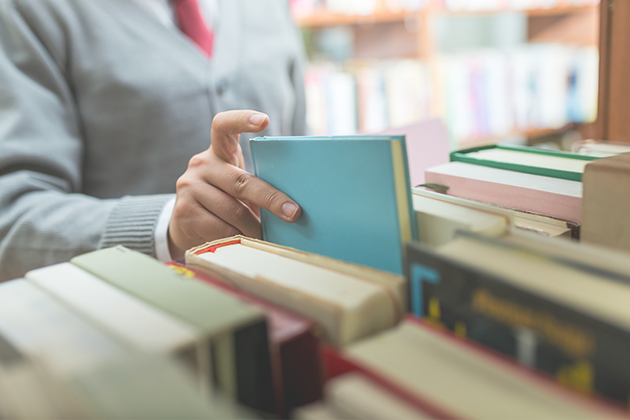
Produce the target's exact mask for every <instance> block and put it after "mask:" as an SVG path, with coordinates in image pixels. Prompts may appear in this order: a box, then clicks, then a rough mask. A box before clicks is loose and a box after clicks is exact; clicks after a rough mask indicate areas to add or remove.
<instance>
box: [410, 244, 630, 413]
mask: <svg viewBox="0 0 630 420" xmlns="http://www.w3.org/2000/svg"><path fill="white" fill-rule="evenodd" d="M460 235H461V236H462V238H460V239H458V240H456V241H455V242H451V243H450V244H448V245H447V246H446V247H442V248H438V249H437V250H429V249H428V248H426V247H422V246H417V245H409V246H408V248H407V251H408V259H409V267H408V276H409V287H410V297H411V308H412V312H413V313H414V314H415V315H417V316H421V317H424V318H425V319H426V320H427V322H430V323H432V324H434V325H437V326H439V327H441V328H447V329H449V330H451V331H453V332H454V333H455V334H457V335H459V336H460V337H463V338H466V339H468V340H472V341H474V342H477V343H480V344H482V345H484V346H486V347H488V348H490V349H493V350H495V351H498V352H500V353H502V354H504V355H506V356H508V357H510V358H512V359H514V360H517V361H518V362H519V363H520V364H522V365H524V366H528V367H531V368H534V369H536V370H538V371H540V372H543V373H544V374H546V375H549V376H550V377H552V378H555V379H556V380H557V381H558V382H560V383H562V384H565V385H567V386H570V387H572V388H574V389H577V390H579V391H582V392H584V393H587V394H590V393H596V394H599V395H602V396H604V397H606V398H609V399H612V400H616V401H618V402H621V403H622V404H627V403H628V398H629V396H630V379H629V378H630V368H628V367H627V364H626V363H625V355H626V353H627V352H628V351H630V330H629V329H628V328H625V327H624V326H623V322H621V321H620V318H619V316H621V315H618V317H617V319H615V318H614V314H613V312H610V311H606V310H604V311H603V312H602V311H601V310H599V311H598V309H597V307H596V306H597V302H595V304H593V303H592V302H591V304H587V303H580V302H585V299H588V298H589V295H593V296H596V297H595V300H598V299H600V300H602V301H601V302H600V303H599V305H600V306H602V305H610V306H611V308H613V309H614V307H623V303H621V302H612V301H609V302H605V300H606V299H605V298H604V297H597V294H596V291H597V290H606V291H610V293H611V294H616V295H620V294H621V295H623V292H624V290H625V288H627V283H624V284H621V283H619V281H621V280H620V276H618V275H616V274H614V273H608V275H606V273H604V271H603V270H600V269H598V268H596V267H593V266H591V267H588V266H587V265H579V263H570V262H563V260H562V258H561V257H551V258H550V257H546V256H545V255H544V253H537V252H536V251H535V250H531V249H528V248H526V247H523V246H519V245H518V244H512V243H510V242H508V241H498V240H496V239H492V238H482V237H480V236H475V235H472V234H465V233H461V234H460ZM521 239H524V238H521ZM550 245H551V244H550ZM473 248H474V249H476V251H475V252H471V250H472V249H473ZM498 248H501V251H500V252H494V251H495V250H496V249H498ZM479 253H481V254H483V255H484V256H483V257H482V258H484V260H483V261H480V260H479V259H480V257H479V255H478V254H479ZM512 253H513V255H512V256H511V257H510V256H509V254H512ZM464 254H468V257H466V258H465V259H466V261H464V259H463V258H460V257H459V255H462V256H463V255H464ZM518 259H521V262H520V263H517V262H516V261H517V260H518ZM472 260H476V261H472ZM498 262H501V265H502V266H505V267H506V268H505V269H502V272H506V273H507V271H509V270H510V269H511V270H513V271H514V272H517V271H518V273H519V279H520V278H521V277H522V281H520V280H517V279H516V277H515V275H510V274H505V275H500V274H498V271H497V269H496V265H497V264H498ZM541 266H542V268H541ZM545 267H550V268H548V269H545ZM565 270H566V271H565ZM598 275H601V278H598ZM582 276H589V277H588V278H584V279H583V278H582ZM512 277H513V278H512ZM525 277H527V278H530V279H531V281H530V283H529V284H528V282H527V281H526V280H525ZM537 279H539V280H540V281H538V280H537ZM545 279H547V280H545ZM564 279H566V281H565V280H564ZM625 281H626V282H628V279H627V278H626V280H625ZM545 284H546V285H547V286H545ZM561 284H562V285H563V287H560V285H561ZM569 288H572V289H571V290H569ZM546 289H548V292H544V290H546ZM622 297H623V296H622ZM594 305H595V306H594ZM603 309H606V308H603ZM628 325H630V324H628Z"/></svg>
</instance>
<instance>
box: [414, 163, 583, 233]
mask: <svg viewBox="0 0 630 420" xmlns="http://www.w3.org/2000/svg"><path fill="white" fill-rule="evenodd" d="M426 180H427V182H428V183H433V184H438V185H442V186H444V187H446V188H447V193H448V195H453V196H456V197H461V198H466V199H469V200H476V201H482V202H485V203H491V204H496V205H499V206H504V207H509V208H511V209H517V210H522V211H526V212H533V213H537V214H541V215H545V216H551V217H555V218H559V219H564V220H570V221H573V222H580V220H581V218H582V183H581V182H578V181H569V180H566V179H558V178H551V177H546V176H540V175H532V174H526V173H520V172H514V171H508V170H504V169H496V168H490V167H486V166H481V165H472V164H469V163H463V162H450V163H447V164H445V165H440V166H436V167H434V168H430V169H428V170H427V171H426Z"/></svg>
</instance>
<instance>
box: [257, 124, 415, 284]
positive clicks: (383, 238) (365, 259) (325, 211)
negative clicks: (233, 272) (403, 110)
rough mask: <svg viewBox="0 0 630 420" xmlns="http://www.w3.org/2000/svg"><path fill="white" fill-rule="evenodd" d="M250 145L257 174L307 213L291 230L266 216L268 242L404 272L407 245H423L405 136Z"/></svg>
mask: <svg viewBox="0 0 630 420" xmlns="http://www.w3.org/2000/svg"><path fill="white" fill-rule="evenodd" d="M250 146H251V150H252V159H253V161H254V169H255V173H256V176H258V177H259V178H261V179H263V180H265V181H267V182H268V183H269V184H271V185H272V186H274V187H275V188H277V189H279V190H280V191H282V192H284V193H285V194H287V195H288V196H289V197H291V198H292V199H293V200H295V201H296V202H297V203H298V204H299V205H300V206H301V208H302V215H301V217H300V220H299V221H297V222H296V223H292V224H289V223H286V222H283V221H282V220H280V219H279V218H277V217H276V216H274V215H273V214H271V213H270V212H268V211H266V210H261V221H262V228H263V239H264V240H266V241H269V242H272V243H276V244H278V245H284V246H289V247H292V248H296V249H299V250H302V251H307V252H313V253H317V254H321V255H326V256H328V257H332V258H337V259H340V260H343V261H348V262H352V263H356V264H363V265H367V266H370V267H374V268H377V269H380V270H386V271H390V272H393V273H396V274H402V272H403V266H404V244H405V243H406V242H409V241H411V240H416V239H417V235H416V233H417V231H416V227H415V218H414V217H413V214H414V213H413V207H412V203H411V193H410V189H411V185H410V183H409V170H408V166H407V165H408V163H407V152H406V146H405V138H404V137H403V136H354V137H343V136H340V137H263V138H255V139H253V140H251V141H250ZM374 244H379V245H378V246H374Z"/></svg>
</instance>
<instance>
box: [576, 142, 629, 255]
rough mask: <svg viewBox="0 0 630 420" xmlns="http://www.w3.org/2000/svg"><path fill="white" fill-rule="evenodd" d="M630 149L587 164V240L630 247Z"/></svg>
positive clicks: (610, 245) (585, 206)
mask: <svg viewBox="0 0 630 420" xmlns="http://www.w3.org/2000/svg"><path fill="white" fill-rule="evenodd" d="M628 191H630V153H624V154H620V155H618V156H613V157H608V158H604V159H600V160H598V161H595V162H592V163H589V164H588V165H586V171H585V172H584V204H583V206H582V224H583V238H582V239H583V240H584V242H590V243H592V244H597V245H604V246H607V247H610V248H616V249H618V250H624V251H630V220H629V219H628V209H629V208H630V206H629V204H630V198H629V197H628Z"/></svg>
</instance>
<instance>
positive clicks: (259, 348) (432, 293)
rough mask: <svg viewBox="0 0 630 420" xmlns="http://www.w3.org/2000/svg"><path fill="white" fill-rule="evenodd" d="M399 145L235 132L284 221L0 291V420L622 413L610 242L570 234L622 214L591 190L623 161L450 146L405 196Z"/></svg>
mask: <svg viewBox="0 0 630 420" xmlns="http://www.w3.org/2000/svg"><path fill="white" fill-rule="evenodd" d="M407 150H408V148H407V146H406V143H405V139H404V137H401V136H372V137H359V138H356V137H344V138H317V137H316V138H260V139H255V140H253V141H252V157H253V160H254V164H255V168H256V171H257V175H258V176H260V177H262V178H264V179H265V180H267V181H268V182H270V183H272V184H273V185H275V186H277V187H278V188H280V189H282V190H283V191H284V192H286V193H287V194H288V195H290V196H291V197H293V198H294V199H296V201H297V202H299V203H300V204H301V206H302V210H303V219H301V220H300V221H299V222H297V223H296V224H293V225H287V224H283V223H281V222H280V221H279V219H275V216H273V215H272V214H271V213H264V212H263V214H262V222H263V235H264V236H265V238H264V239H266V240H265V241H263V240H257V239H251V238H246V237H242V236H236V237H232V238H226V239H222V240H218V241H214V242H210V243H207V244H204V245H201V246H198V247H195V248H192V249H190V250H188V251H187V252H186V259H185V262H180V263H177V262H171V263H168V264H161V263H159V262H157V261H155V260H153V259H152V258H150V257H147V256H145V255H142V254H140V253H138V252H135V251H132V250H129V249H126V248H124V247H115V248H110V249H103V250H100V251H96V252H92V253H89V254H85V255H81V256H78V257H76V258H74V259H73V260H71V261H70V262H67V263H63V264H58V265H54V266H50V267H45V268H41V269H37V270H34V271H30V272H28V273H26V274H25V276H24V278H22V279H16V280H13V281H9V282H6V283H4V284H2V285H0V418H2V419H4V418H10V419H28V418H94V419H96V418H99V419H100V418H252V417H255V416H262V417H266V418H269V417H270V416H276V417H280V418H287V417H292V418H298V419H364V418H374V419H390V418H442V419H454V418H549V419H555V418H567V419H568V418H576V419H579V418H584V419H586V418H620V417H625V416H626V412H625V408H626V407H627V406H628V404H629V400H628V399H629V396H630V369H629V368H626V367H625V366H626V365H625V359H624V356H625V354H626V353H625V352H626V351H630V312H629V311H628V309H627V308H628V305H627V302H628V301H630V269H629V268H628V265H627V260H628V259H627V254H625V253H623V251H620V250H617V251H615V250H612V249H610V248H612V247H616V248H618V249H621V250H624V246H625V244H626V243H627V240H628V237H627V234H626V233H624V229H621V232H620V233H618V234H611V233H608V234H603V235H600V237H599V238H597V240H600V241H602V242H603V244H602V243H598V244H596V245H595V244H594V243H595V242H597V240H596V238H595V236H589V238H591V243H592V244H590V245H589V244H580V243H578V242H577V241H576V238H577V236H578V231H579V228H580V223H583V226H582V228H583V229H584V232H585V233H586V232H600V233H601V232H604V233H605V232H606V226H608V225H611V224H613V223H617V224H618V225H619V226H625V223H626V221H625V220H622V219H623V218H622V216H621V214H623V209H624V207H623V206H624V203H625V200H624V199H623V197H622V199H620V200H613V199H610V196H609V195H607V194H606V193H603V191H615V192H616V193H617V194H619V195H622V191H621V189H623V188H627V186H628V184H629V182H628V180H627V179H626V178H628V179H630V177H628V174H630V162H628V155H619V156H615V157H612V158H605V159H596V158H589V157H576V156H574V155H571V154H562V153H542V152H538V151H533V150H530V149H524V148H505V147H494V148H483V149H475V150H468V151H462V152H458V153H454V154H453V155H452V156H451V160H452V162H450V163H447V164H443V165H440V166H438V167H435V168H430V169H428V170H427V172H426V176H427V184H426V185H428V186H430V187H432V188H433V189H436V190H441V191H442V192H441V193H437V192H434V191H428V190H424V189H421V188H411V183H410V180H409V169H408V166H409V162H411V160H409V159H407V158H408V156H407V155H406V151H407ZM349 157H354V158H355V161H354V162H351V161H350V160H349ZM322 168H325V172H326V173H325V174H322V173H321V172H322ZM582 182H584V195H583V197H582V188H581V187H582ZM577 186H579V188H578V187H577ZM445 192H446V193H445ZM578 192H579V193H578ZM467 194H470V195H467ZM522 195H524V196H525V199H523V197H521V196H522ZM519 199H520V201H518V200H519ZM606 200H608V201H606ZM582 203H584V204H582ZM582 210H584V217H582ZM607 212H608V213H607ZM606 214H611V215H612V217H608V218H607V217H606ZM610 219H613V220H610ZM587 227H588V229H587ZM589 235H591V234H590V233H589ZM587 236H588V235H587ZM601 238H603V239H601ZM602 245H604V246H602Z"/></svg>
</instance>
